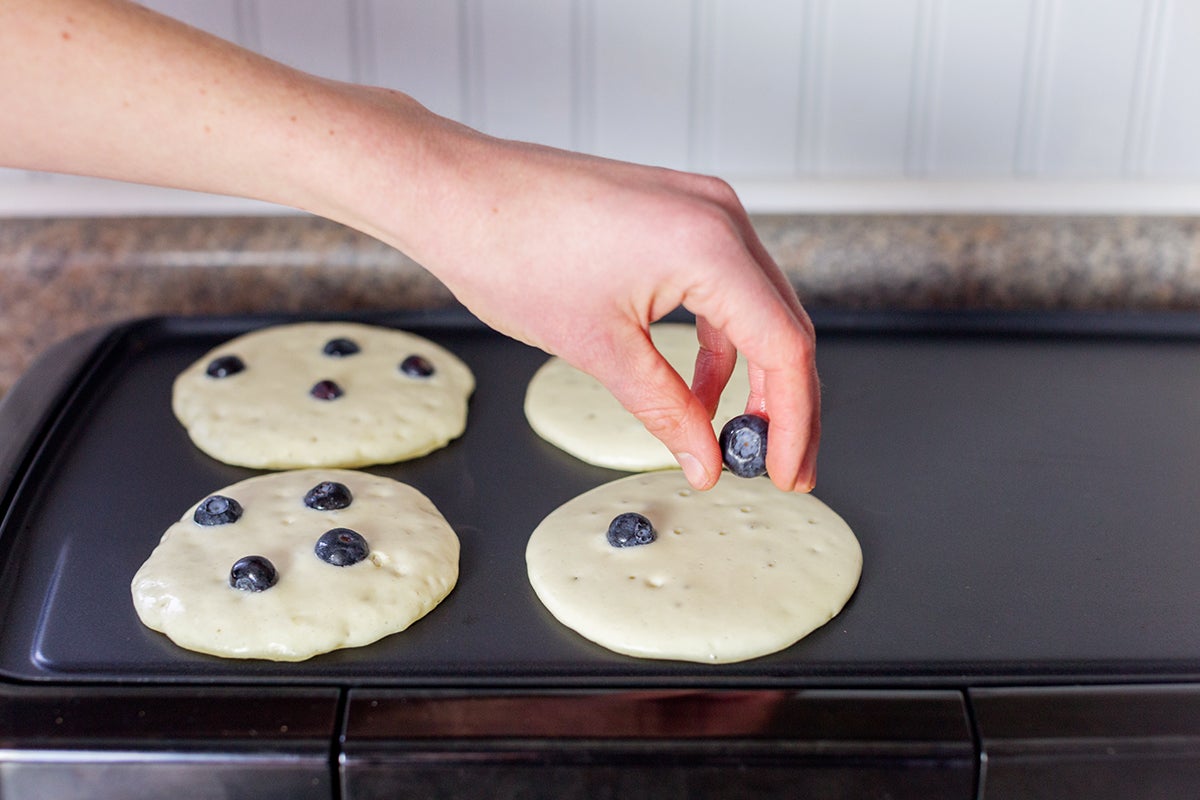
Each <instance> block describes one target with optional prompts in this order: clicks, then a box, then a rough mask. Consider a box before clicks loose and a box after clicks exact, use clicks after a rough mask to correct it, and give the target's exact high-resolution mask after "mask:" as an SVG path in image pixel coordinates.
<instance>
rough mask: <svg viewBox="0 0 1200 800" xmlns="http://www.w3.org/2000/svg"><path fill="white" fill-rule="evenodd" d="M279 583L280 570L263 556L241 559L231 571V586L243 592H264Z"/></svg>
mask: <svg viewBox="0 0 1200 800" xmlns="http://www.w3.org/2000/svg"><path fill="white" fill-rule="evenodd" d="M277 583H279V570H277V569H275V565H274V564H272V563H271V562H270V561H269V560H267V559H266V558H264V557H263V556H246V557H245V558H239V559H238V560H237V562H236V563H235V564H234V565H233V569H231V570H229V585H230V586H232V587H233V588H235V589H240V590H241V591H243V592H264V591H266V590H267V589H270V588H271V587H272V586H274V585H275V584H277Z"/></svg>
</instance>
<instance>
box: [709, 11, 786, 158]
mask: <svg viewBox="0 0 1200 800" xmlns="http://www.w3.org/2000/svg"><path fill="white" fill-rule="evenodd" d="M714 3H715V4H714V8H713V25H712V28H711V32H712V43H711V53H710V56H709V57H710V59H711V63H712V69H711V72H710V76H711V78H710V80H711V84H710V85H709V86H708V87H707V91H708V92H709V93H710V95H709V97H710V103H709V107H708V108H709V113H708V114H707V115H706V116H705V117H703V118H700V119H698V120H697V124H698V125H702V126H705V127H707V128H708V129H709V131H710V139H709V147H710V152H711V158H709V159H705V163H704V166H706V167H707V168H709V169H711V170H713V171H716V172H718V173H730V174H737V175H742V176H747V177H755V178H763V177H771V176H775V175H780V174H782V175H791V174H793V173H794V172H795V170H796V167H797V149H796V142H797V138H798V136H799V131H798V125H799V122H800V115H799V109H800V91H801V84H800V82H801V77H802V63H803V62H802V58H803V52H802V47H801V43H802V42H803V37H804V22H805V7H804V4H803V3H796V2H791V1H790V0H777V1H776V2H758V3H750V4H747V3H744V2H739V1H738V0H714ZM704 90H705V87H703V86H701V87H697V91H704Z"/></svg>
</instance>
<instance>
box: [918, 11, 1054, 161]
mask: <svg viewBox="0 0 1200 800" xmlns="http://www.w3.org/2000/svg"><path fill="white" fill-rule="evenodd" d="M1031 12H1032V3H1031V0H1009V1H1008V2H1006V3H1003V4H1001V3H997V2H995V0H951V1H950V2H945V3H943V4H942V5H941V8H940V13H941V14H942V20H941V26H940V30H939V31H938V37H937V40H936V41H935V42H934V46H935V47H937V48H939V49H940V51H941V52H940V56H939V58H938V59H937V69H936V71H935V73H934V74H933V75H931V76H930V80H931V81H932V82H933V85H932V86H931V94H932V97H933V101H932V103H931V105H930V107H929V110H930V124H929V129H928V137H929V140H928V150H927V158H928V162H927V169H926V173H927V174H929V175H932V176H937V177H961V176H964V175H967V176H970V175H975V176H979V175H985V176H1003V175H1008V174H1010V173H1011V172H1012V171H1013V159H1014V158H1015V156H1016V152H1017V136H1018V131H1019V129H1020V114H1021V91H1022V86H1023V80H1024V74H1025V72H1024V70H1025V61H1026V57H1027V53H1028V48H1027V46H1026V41H1027V35H1028V30H1029V24H1030V14H1031Z"/></svg>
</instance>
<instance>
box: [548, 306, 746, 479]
mask: <svg viewBox="0 0 1200 800" xmlns="http://www.w3.org/2000/svg"><path fill="white" fill-rule="evenodd" d="M650 337H651V339H652V340H653V342H654V345H655V347H657V348H658V350H659V352H660V353H661V354H662V356H663V358H665V359H666V360H667V362H668V363H669V364H670V365H671V366H672V367H673V368H674V369H675V371H676V372H678V373H679V375H680V377H682V378H683V379H684V381H686V382H687V383H688V384H690V383H691V381H692V375H693V372H694V371H695V366H696V351H697V339H696V326H695V325H690V324H684V323H674V322H665V323H658V324H655V325H651V326H650ZM749 396H750V381H749V377H748V375H747V367H746V361H745V359H743V358H740V357H739V359H738V363H737V366H736V368H735V369H734V371H733V374H732V375H731V376H730V378H729V384H728V385H727V386H726V387H725V391H724V393H723V394H722V395H721V401H720V403H719V405H718V406H717V412H716V415H715V416H714V417H713V419H714V420H716V423H714V432H715V431H716V425H720V424H722V423H724V422H725V421H726V420H728V419H730V418H732V417H735V416H737V415H739V414H741V413H742V412H743V411H744V410H745V408H746V399H747V398H748V397H749ZM525 418H526V419H527V420H528V421H529V426H530V427H531V428H533V430H534V432H535V433H537V435H538V436H540V437H542V438H543V439H545V440H546V441H548V442H550V443H551V444H553V445H554V446H556V447H558V448H559V449H560V450H563V451H565V452H567V453H570V454H571V455H573V456H575V457H576V458H578V459H580V460H582V461H586V462H587V463H589V464H595V465H596V466H599V467H607V468H609V469H619V470H625V471H628V472H641V471H647V470H655V469H669V468H672V467H678V466H679V464H678V463H677V462H676V461H675V457H674V456H673V455H672V454H671V451H670V450H668V449H667V447H666V445H664V444H663V443H662V442H660V441H659V440H658V439H656V438H654V436H652V435H651V434H650V432H649V431H647V430H646V428H645V426H644V425H643V424H642V423H641V421H639V420H638V419H637V417H635V416H633V415H632V414H630V413H629V412H628V411H626V410H625V407H624V406H622V405H621V404H620V403H618V402H617V400H616V398H614V397H613V396H612V394H611V393H610V392H609V391H608V390H607V389H605V388H604V385H603V384H601V383H600V382H599V381H598V380H596V379H595V378H593V377H592V376H590V375H588V374H587V373H585V372H582V371H580V370H578V369H576V368H575V367H572V366H571V365H570V364H568V363H567V362H566V361H564V360H562V359H561V358H559V357H557V356H555V357H553V358H550V359H548V360H547V361H546V363H545V364H543V365H542V366H541V367H540V368H539V369H538V371H537V372H536V373H534V376H533V378H532V379H531V380H530V381H529V386H528V387H527V388H526V391H525Z"/></svg>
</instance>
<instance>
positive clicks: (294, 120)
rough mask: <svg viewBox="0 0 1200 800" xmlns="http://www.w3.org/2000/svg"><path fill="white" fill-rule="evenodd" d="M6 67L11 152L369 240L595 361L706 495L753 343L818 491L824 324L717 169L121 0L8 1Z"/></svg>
mask: <svg viewBox="0 0 1200 800" xmlns="http://www.w3.org/2000/svg"><path fill="white" fill-rule="evenodd" d="M0 76H3V78H2V79H0V108H3V109H7V110H10V111H6V113H3V114H0V165H4V166H12V167H19V168H24V169H34V170H46V171H52V172H65V173H75V174H82V175H93V176H99V177H106V178H115V179H119V180H125V181H132V182H138V183H147V184H154V185H160V186H170V187H176V188H182V189H192V190H198V191H207V192H215V193H220V194H228V195H236V196H243V197H250V198H255V199H260V200H266V201H269V202H273V203H279V204H283V205H286V206H290V207H293V208H298V209H302V210H305V211H309V212H312V213H314V214H317V215H320V216H323V217H326V218H329V219H332V220H336V221H338V222H341V223H343V224H346V225H348V226H350V227H352V228H355V229H356V230H359V231H362V232H364V233H366V234H369V235H371V236H374V237H376V238H378V239H379V240H381V241H383V242H385V243H387V244H389V245H392V246H394V247H396V248H398V249H399V250H401V251H403V252H404V253H406V254H408V255H409V256H411V257H412V258H413V259H415V260H416V261H417V262H419V263H420V264H422V265H423V266H424V267H426V268H427V269H428V270H429V271H430V272H432V273H433V274H434V275H435V276H437V277H438V279H440V280H441V281H442V282H443V283H445V284H446V286H447V287H448V288H449V289H450V290H451V291H452V292H453V293H454V294H455V296H456V297H457V298H458V299H459V300H460V301H461V302H462V303H463V304H464V305H466V306H467V307H468V308H469V309H470V310H471V311H472V312H473V313H475V314H476V315H477V316H478V317H479V318H480V319H482V320H483V321H484V322H486V323H488V324H489V325H491V326H492V327H493V328H495V329H496V330H498V331H500V332H502V333H505V334H507V335H509V336H512V337H513V338H515V339H518V340H520V341H523V342H526V343H529V344H532V345H535V346H537V347H540V348H542V349H543V350H545V351H547V352H549V353H553V354H557V355H559V356H562V357H563V358H564V359H566V360H567V361H568V362H570V363H571V364H573V365H575V366H576V367H579V368H580V369H582V370H584V371H586V372H589V373H591V374H592V375H594V376H595V377H596V378H597V379H599V380H600V381H601V382H602V383H603V384H604V385H605V386H606V387H607V388H608V389H609V390H610V391H611V392H612V393H613V394H614V396H615V397H616V398H617V399H618V400H619V401H620V402H621V403H622V404H623V405H624V406H625V407H626V408H628V409H629V410H630V411H631V412H632V413H633V414H635V415H636V416H637V417H638V418H639V419H640V420H641V421H642V422H643V423H644V424H645V425H646V427H647V428H648V429H649V430H650V432H651V433H653V434H654V435H656V436H657V437H658V438H659V439H661V440H662V441H663V442H664V443H665V444H666V446H667V447H668V448H670V450H671V452H673V453H674V454H675V456H676V459H677V460H678V461H679V463H680V465H681V466H682V467H683V469H684V472H685V473H686V475H687V477H688V480H689V481H690V482H691V483H692V485H694V486H695V487H696V488H699V489H706V488H709V487H711V486H712V485H713V484H714V483H715V482H716V481H717V479H718V477H719V476H720V472H721V455H720V451H719V448H718V445H717V441H716V437H715V436H714V435H713V430H712V425H711V422H710V420H711V418H712V414H713V412H714V410H715V408H716V401H717V398H718V396H719V395H720V392H721V390H722V389H723V387H724V386H725V383H726V381H727V380H728V378H729V375H730V372H731V371H732V369H733V367H734V361H735V358H736V354H737V353H738V352H741V353H742V354H743V355H744V356H745V357H746V359H747V361H748V363H749V365H750V367H749V368H750V386H751V391H750V396H749V397H748V398H747V404H746V409H747V411H750V412H753V413H757V414H760V415H762V416H765V417H767V418H768V419H769V421H770V433H769V445H768V452H767V470H768V472H769V474H770V476H771V479H772V480H773V481H774V482H775V484H776V485H777V486H778V487H779V488H780V489H782V490H784V491H809V490H811V489H812V487H813V484H814V483H815V481H816V455H817V447H818V442H819V439H820V392H819V384H818V379H817V373H816V367H815V353H814V348H815V336H814V333H813V327H812V323H811V322H810V320H809V318H808V315H807V314H806V313H805V311H804V309H803V308H802V307H801V304H800V302H799V300H798V299H797V297H796V294H795V292H794V291H793V289H792V287H791V286H790V284H789V282H788V280H787V279H786V277H785V276H784V274H783V273H782V272H781V271H780V269H779V268H778V266H777V265H776V264H775V262H774V260H773V259H772V258H771V256H770V255H769V254H768V253H767V251H766V249H765V248H764V247H763V245H762V243H761V242H760V241H759V239H758V236H757V235H756V233H755V231H754V229H753V227H752V226H751V222H750V219H749V217H748V216H747V214H746V211H745V209H744V208H743V207H742V205H741V203H740V201H739V200H738V198H737V196H736V194H735V193H734V192H733V190H732V189H731V188H730V187H729V186H728V184H726V183H725V182H723V181H721V180H719V179H716V178H711V177H707V176H702V175H695V174H690V173H684V172H676V171H671V170H666V169H660V168H655V167H647V166H641V165H636V164H629V163H624V162H619V161H612V160H607V159H601V158H596V157H592V156H586V155H581V154H578V153H572V152H568V151H563V150H557V149H553V148H548V147H542V146H538V145H531V144H525V143H521V142H514V141H507V140H501V139H496V138H494V137H490V136H487V135H484V134H482V133H480V132H478V131H475V130H472V129H470V128H467V127H464V126H462V125H459V124H457V123H455V122H452V121H450V120H447V119H445V118H442V117H439V116H437V115H435V114H433V113H431V112H430V111H428V110H427V109H426V108H424V107H423V106H421V105H420V104H419V103H417V102H416V101H415V100H413V99H412V98H410V97H408V96H407V95H404V94H402V93H401V92H398V91H394V90H391V89H381V88H373V87H365V86H359V85H354V84H347V83H340V82H336V81H331V80H327V79H322V78H318V77H314V76H312V75H308V74H305V73H303V72H299V71H297V70H294V69H291V68H289V67H286V66H284V65H282V64H279V63H277V62H273V61H271V60H268V59H266V58H263V57H261V56H258V55H256V54H254V53H251V52H249V51H246V50H244V49H241V48H239V47H237V46H236V45H234V44H231V43H229V42H226V41H223V40H221V39H218V38H215V37H212V36H210V35H208V34H205V33H203V32H201V31H198V30H195V29H193V28H189V27H187V26H184V25H182V24H180V23H178V22H175V21H174V20H171V19H168V18H166V17H163V16H161V15H158V14H156V13H154V12H151V11H149V10H147V9H144V8H142V7H140V6H137V5H134V4H131V3H126V2H122V1H121V0H3V2H0ZM11 110H19V113H11ZM680 305H682V306H684V307H685V308H687V309H688V310H689V311H691V312H693V313H694V314H695V315H696V317H697V320H698V324H697V329H698V334H699V335H698V339H699V342H698V348H697V363H696V374H695V378H694V379H693V384H692V386H690V387H689V386H688V385H687V384H686V383H685V382H684V381H683V379H682V378H680V377H679V375H678V374H677V373H676V372H675V371H674V370H672V369H671V367H670V366H669V365H668V364H667V363H666V361H664V360H663V359H662V357H661V356H660V355H659V354H658V352H657V351H656V350H655V349H654V347H653V345H652V344H651V341H650V338H649V335H648V333H647V327H648V326H649V324H650V323H651V322H653V321H655V320H657V319H659V318H660V317H662V316H663V315H664V314H667V313H669V312H670V311H672V310H673V309H675V308H676V307H678V306H680ZM730 479H732V478H730Z"/></svg>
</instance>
